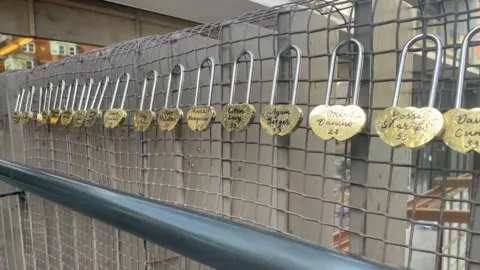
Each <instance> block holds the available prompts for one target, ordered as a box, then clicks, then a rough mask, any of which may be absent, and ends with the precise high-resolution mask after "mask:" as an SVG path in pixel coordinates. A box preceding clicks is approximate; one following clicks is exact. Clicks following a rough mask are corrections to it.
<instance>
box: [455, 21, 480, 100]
mask: <svg viewBox="0 0 480 270" xmlns="http://www.w3.org/2000/svg"><path fill="white" fill-rule="evenodd" d="M479 31H480V25H478V26H476V27H475V28H473V29H472V30H470V32H468V33H467V35H466V36H465V37H464V38H463V42H462V51H461V54H460V65H459V67H458V69H459V71H458V81H457V93H456V97H455V108H456V109H458V108H460V107H461V106H462V97H463V87H464V85H465V71H466V69H467V55H468V45H469V44H470V41H471V39H472V37H473V36H474V35H475V34H477V33H478V32H479Z"/></svg>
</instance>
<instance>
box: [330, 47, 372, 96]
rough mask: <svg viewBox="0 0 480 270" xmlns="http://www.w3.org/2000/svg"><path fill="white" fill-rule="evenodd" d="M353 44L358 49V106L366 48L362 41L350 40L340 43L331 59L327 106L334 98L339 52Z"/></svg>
mask: <svg viewBox="0 0 480 270" xmlns="http://www.w3.org/2000/svg"><path fill="white" fill-rule="evenodd" d="M350 43H353V44H355V45H356V47H357V67H356V70H355V84H354V87H353V100H352V104H353V105H358V98H359V94H360V82H361V79H362V69H363V52H364V48H363V45H362V43H360V41H358V40H356V39H354V38H350V39H347V40H344V41H342V42H340V43H338V45H337V47H335V49H334V50H333V53H332V57H331V59H330V70H329V74H328V82H327V93H326V95H325V105H329V104H330V97H331V96H332V88H333V77H334V76H335V65H336V63H337V53H338V51H339V50H340V49H341V48H342V47H343V46H345V45H347V44H350Z"/></svg>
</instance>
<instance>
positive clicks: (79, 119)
mask: <svg viewBox="0 0 480 270" xmlns="http://www.w3.org/2000/svg"><path fill="white" fill-rule="evenodd" d="M93 83H94V81H93V79H92V78H90V79H89V80H88V90H87V97H86V99H85V105H84V107H83V108H82V105H83V102H84V100H83V97H84V94H85V89H86V88H87V86H86V85H83V88H82V94H81V95H80V101H79V102H78V108H77V110H76V111H75V113H74V115H73V119H72V122H73V126H74V127H76V128H80V127H82V126H83V123H84V121H85V115H86V113H87V106H88V101H89V99H90V93H91V92H92V87H93Z"/></svg>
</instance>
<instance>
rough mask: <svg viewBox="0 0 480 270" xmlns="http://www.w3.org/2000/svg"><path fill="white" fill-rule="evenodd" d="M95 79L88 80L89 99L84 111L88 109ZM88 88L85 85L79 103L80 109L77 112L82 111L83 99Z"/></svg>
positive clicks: (86, 101)
mask: <svg viewBox="0 0 480 270" xmlns="http://www.w3.org/2000/svg"><path fill="white" fill-rule="evenodd" d="M93 83H94V81H93V79H92V78H90V79H88V90H87V91H88V95H87V99H86V100H85V106H84V108H83V109H84V110H86V109H87V103H88V98H89V97H90V92H91V91H92V86H93ZM86 88H87V85H86V84H84V85H83V89H82V94H81V95H80V101H79V102H78V109H77V110H81V109H82V105H83V97H84V96H85V89H86Z"/></svg>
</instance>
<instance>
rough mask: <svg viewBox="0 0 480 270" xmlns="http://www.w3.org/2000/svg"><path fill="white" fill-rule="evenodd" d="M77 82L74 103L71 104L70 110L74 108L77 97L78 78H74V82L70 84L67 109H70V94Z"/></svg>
mask: <svg viewBox="0 0 480 270" xmlns="http://www.w3.org/2000/svg"><path fill="white" fill-rule="evenodd" d="M73 84H75V89H74V90H73V97H72V105H71V106H70V110H73V109H74V106H75V100H76V97H77V90H78V79H74V80H73V82H72V84H70V85H69V86H68V94H67V103H66V104H65V109H66V110H68V105H69V104H70V94H71V92H72V85H73Z"/></svg>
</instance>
